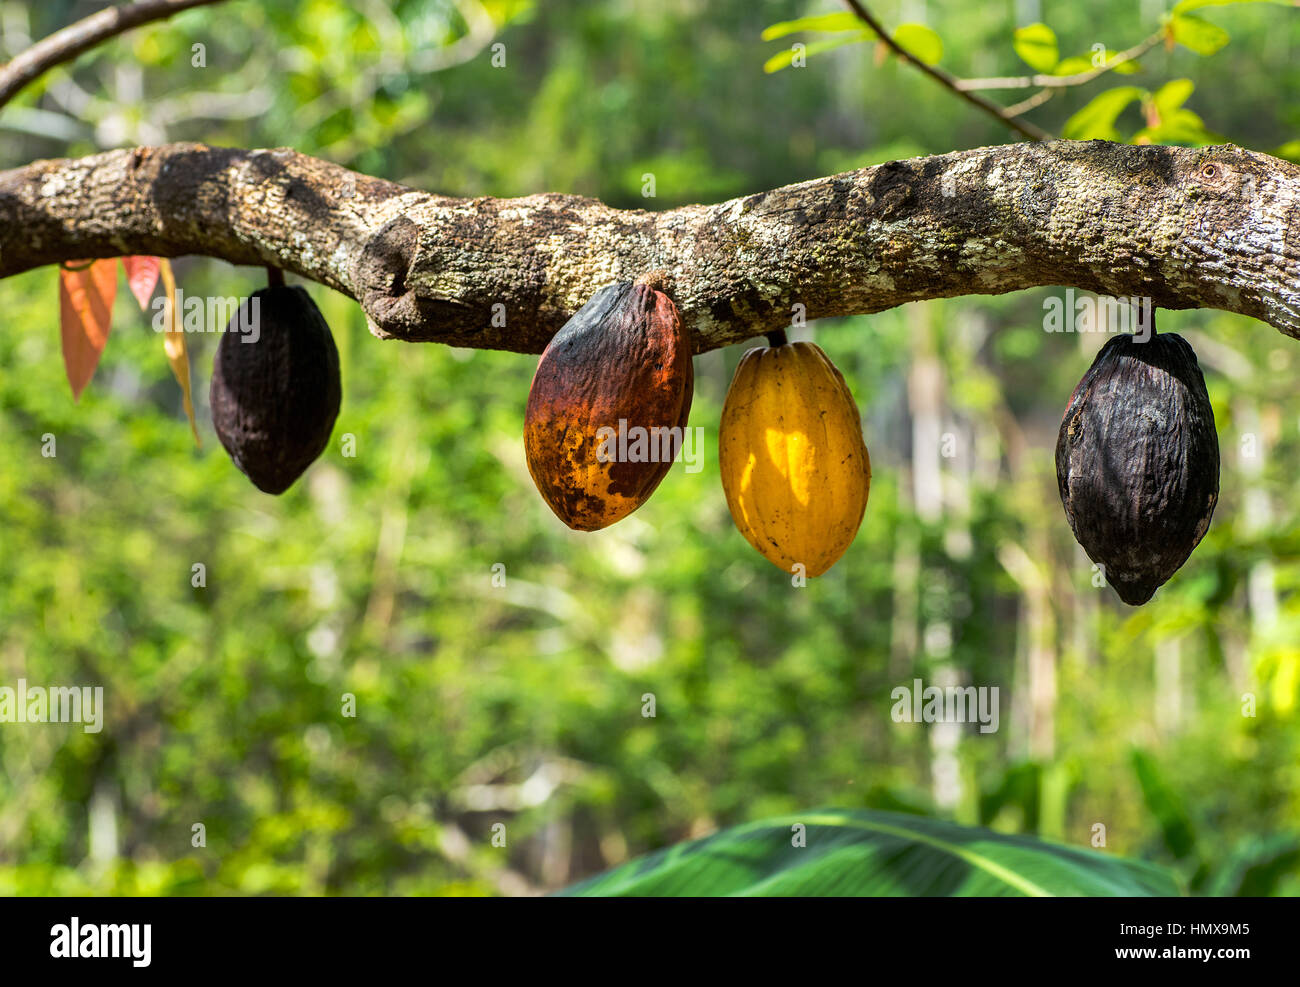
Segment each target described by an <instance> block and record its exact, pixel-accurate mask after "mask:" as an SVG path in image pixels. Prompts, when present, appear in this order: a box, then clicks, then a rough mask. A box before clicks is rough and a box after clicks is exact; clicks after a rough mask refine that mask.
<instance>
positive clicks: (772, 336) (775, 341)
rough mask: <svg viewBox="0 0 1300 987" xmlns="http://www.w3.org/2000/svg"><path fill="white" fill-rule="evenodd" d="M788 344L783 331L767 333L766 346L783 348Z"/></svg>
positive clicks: (775, 330)
mask: <svg viewBox="0 0 1300 987" xmlns="http://www.w3.org/2000/svg"><path fill="white" fill-rule="evenodd" d="M788 342H790V340H788V339H787V338H786V335H785V330H784V329H774V330H773V331H772V332H769V333H767V345H768V346H772V347H776V346H784V345H785V344H786V343H788Z"/></svg>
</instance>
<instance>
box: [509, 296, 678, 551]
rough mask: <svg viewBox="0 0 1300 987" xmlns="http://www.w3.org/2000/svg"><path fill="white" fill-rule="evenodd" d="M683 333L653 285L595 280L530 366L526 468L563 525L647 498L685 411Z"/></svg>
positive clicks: (588, 523) (671, 452) (586, 527)
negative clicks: (592, 292) (598, 284)
mask: <svg viewBox="0 0 1300 987" xmlns="http://www.w3.org/2000/svg"><path fill="white" fill-rule="evenodd" d="M694 388H695V373H694V369H693V367H692V365H691V345H690V338H689V336H688V334H687V331H686V328H685V326H683V324H682V320H681V316H680V315H679V314H678V312H677V306H676V305H674V304H673V302H672V299H670V298H669V297H668V296H667V295H665V294H664V293H663V292H662V291H659V290H657V289H655V288H652V287H649V286H647V285H643V284H633V283H632V282H630V281H628V282H621V283H619V284H612V285H608V286H606V287H604V288H602V289H601V290H600V291H598V292H596V294H595V295H593V296H592V298H591V300H590V301H589V302H587V304H586V305H584V306H583V307H582V308H581V309H579V310H578V311H577V312H576V313H575V314H574V316H573V318H571V319H570V320H569V321H568V322H566V323H565V324H564V326H563V327H562V328H561V329H560V331H559V332H558V333H556V334H555V337H554V338H553V339H552V340H551V342H550V344H549V345H548V346H547V347H546V351H545V352H544V353H543V354H542V358H541V360H540V361H539V362H538V364H537V372H536V373H535V374H534V375H533V383H532V387H531V388H530V390H529V392H528V409H527V411H526V413H525V416H524V452H525V454H526V456H527V459H528V471H529V472H530V473H531V474H532V477H533V482H534V483H536V484H537V489H538V491H539V492H540V493H541V495H542V498H543V499H544V500H545V501H546V503H547V504H548V505H549V506H550V508H551V510H552V511H554V512H555V515H556V516H557V517H558V518H559V519H560V520H561V521H563V522H564V523H565V524H567V525H568V526H569V527H571V528H575V529H577V530H579V531H595V530H597V529H599V528H604V527H607V526H609V525H611V524H613V523H614V522H615V521H618V520H621V519H622V518H625V517H627V515H629V514H631V513H632V512H633V511H635V510H636V509H637V508H638V507H640V506H641V505H642V504H644V503H645V502H646V500H648V499H649V497H650V495H651V494H652V493H654V490H655V488H656V487H658V486H659V482H660V481H661V480H662V479H663V478H664V476H666V475H667V473H668V470H669V469H670V468H671V467H672V463H673V459H674V458H675V457H676V455H677V451H678V449H679V448H680V447H681V442H682V438H683V435H684V431H685V428H686V420H687V417H688V416H689V415H690V411H691V397H692V395H693V394H694Z"/></svg>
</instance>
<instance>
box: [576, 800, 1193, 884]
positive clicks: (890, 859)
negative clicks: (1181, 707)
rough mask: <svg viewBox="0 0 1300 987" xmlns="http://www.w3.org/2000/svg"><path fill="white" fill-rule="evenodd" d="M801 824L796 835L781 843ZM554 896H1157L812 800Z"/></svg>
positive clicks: (927, 826) (1076, 854)
mask: <svg viewBox="0 0 1300 987" xmlns="http://www.w3.org/2000/svg"><path fill="white" fill-rule="evenodd" d="M796 824H803V826H804V827H806V829H805V835H806V841H807V845H806V846H803V847H798V846H795V845H793V838H794V836H795V834H796V831H795V830H794V829H793V828H792V827H794V826H795V825H796ZM561 894H565V895H582V896H607V895H710V896H711V895H802V896H806V895H896V896H897V895H902V896H909V897H924V896H932V895H944V896H948V895H1008V896H1019V895H1029V896H1051V895H1075V896H1079V895H1086V896H1093V895H1098V896H1112V895H1119V896H1134V897H1148V896H1168V895H1177V894H1179V888H1178V885H1177V884H1176V883H1175V881H1174V879H1173V877H1172V876H1170V875H1169V874H1168V873H1166V872H1165V871H1164V870H1162V869H1160V868H1158V867H1154V866H1152V865H1150V864H1145V863H1141V862H1140V861H1134V860H1125V859H1123V858H1120V857H1113V856H1110V855H1109V854H1106V853H1103V852H1097V851H1093V850H1085V849H1082V848H1076V847H1068V846H1062V845H1059V844H1055V843H1045V842H1043V841H1041V840H1037V839H1033V838H1031V837H1027V836H1006V835H1003V834H1001V833H994V832H992V831H991V830H987V829H977V828H972V827H966V826H958V825H955V824H953V823H949V822H943V821H941V820H938V819H927V818H924V817H921V816H910V815H903V814H899V813H894V812H862V811H852V812H850V811H840V810H834V809H832V810H817V811H814V812H808V813H805V814H802V815H792V816H788V817H782V818H778V819H766V820H763V821H762V822H756V823H749V824H747V825H743V826H736V827H734V828H732V829H725V830H723V831H721V832H719V833H715V834H714V835H712V836H706V837H704V838H703V839H699V840H692V841H690V842H688V843H681V844H678V845H677V846H674V847H669V848H668V849H667V850H660V851H659V852H657V853H652V854H650V855H649V856H646V857H642V858H640V859H639V860H633V861H631V862H630V863H627V864H624V865H622V866H621V867H616V868H615V869H613V870H611V871H608V872H607V873H605V874H601V875H599V876H597V877H594V878H591V879H589V880H587V881H583V882H582V883H581V884H576V885H574V886H573V887H571V888H568V889H566V890H565V891H563V892H561Z"/></svg>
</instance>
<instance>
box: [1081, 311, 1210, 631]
mask: <svg viewBox="0 0 1300 987" xmlns="http://www.w3.org/2000/svg"><path fill="white" fill-rule="evenodd" d="M1056 480H1057V485H1058V487H1059V489H1060V494H1061V503H1062V504H1063V505H1064V507H1065V516H1066V518H1067V519H1068V520H1069V522H1070V529H1071V530H1072V531H1073V532H1074V537H1075V538H1076V539H1078V541H1079V544H1080V545H1082V546H1083V549H1084V551H1085V552H1087V553H1088V557H1089V558H1090V559H1092V561H1094V562H1096V563H1098V564H1100V565H1101V566H1103V567H1104V570H1105V576H1106V581H1107V582H1108V583H1110V585H1111V586H1112V587H1113V588H1114V590H1115V592H1116V593H1117V594H1118V595H1119V598H1120V599H1121V600H1123V601H1124V602H1125V603H1127V604H1130V605H1131V606H1138V605H1139V604H1142V603H1145V602H1147V600H1149V599H1151V597H1152V595H1153V594H1154V593H1155V591H1156V589H1157V588H1159V586H1160V585H1161V584H1162V583H1164V582H1165V581H1166V580H1167V579H1169V577H1170V576H1172V575H1173V574H1174V573H1175V572H1176V571H1177V570H1178V568H1179V567H1180V566H1181V565H1182V564H1183V563H1184V562H1186V561H1187V557H1188V556H1189V555H1191V554H1192V549H1194V548H1195V547H1196V545H1197V544H1198V543H1199V542H1200V540H1201V538H1202V537H1203V536H1204V535H1205V532H1206V531H1207V530H1208V529H1209V527H1210V518H1211V517H1212V516H1213V514H1214V505H1215V504H1216V503H1217V501H1218V499H1219V439H1218V434H1217V433H1216V432H1215V428H1214V410H1213V409H1212V408H1211V407H1210V398H1209V395H1208V394H1207V393H1206V390H1205V378H1204V377H1202V376H1201V368H1200V367H1199V366H1198V365H1197V362H1196V354H1195V353H1194V352H1193V351H1192V348H1191V346H1189V345H1188V344H1187V341H1186V340H1184V339H1183V338H1182V337H1181V336H1177V335H1174V334H1173V333H1167V332H1162V333H1156V334H1154V335H1153V336H1151V338H1150V339H1148V340H1147V341H1146V342H1138V341H1137V340H1136V339H1135V337H1133V336H1131V335H1122V336H1116V337H1115V338H1114V339H1112V340H1110V341H1109V342H1107V343H1106V345H1105V346H1103V347H1102V348H1101V351H1100V352H1099V353H1098V354H1097V358H1096V360H1095V361H1093V364H1092V366H1091V367H1090V368H1089V369H1088V372H1087V373H1086V374H1084V375H1083V379H1082V380H1081V381H1079V385H1078V387H1076V388H1075V389H1074V394H1073V395H1072V396H1071V398H1070V404H1069V406H1068V407H1067V408H1066V410H1065V417H1064V418H1063V419H1062V421H1061V430H1060V434H1059V435H1058V436H1057V440H1056Z"/></svg>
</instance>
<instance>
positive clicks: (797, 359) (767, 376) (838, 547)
mask: <svg viewBox="0 0 1300 987" xmlns="http://www.w3.org/2000/svg"><path fill="white" fill-rule="evenodd" d="M718 465H719V466H720V468H721V470H722V489H723V490H724V491H725V492H726V495H727V507H728V508H730V509H731V517H732V520H734V521H735V522H736V527H737V528H739V529H740V533H741V534H742V535H744V536H745V537H746V538H747V539H748V540H749V543H750V544H751V545H753V546H754V547H755V548H756V549H758V551H759V552H760V553H761V554H762V556H763V557H764V558H766V559H767V560H768V561H769V562H771V563H772V564H773V565H775V566H777V567H778V568H780V569H781V570H783V571H784V572H793V571H795V569H794V566H795V565H796V564H802V565H803V566H804V570H803V571H804V572H805V573H806V574H807V575H809V576H820V575H821V574H822V573H823V572H825V571H826V570H827V569H829V568H830V567H831V566H833V565H834V564H835V563H836V561H838V560H839V557H840V556H841V555H843V554H844V552H845V550H846V549H847V548H848V547H849V545H850V544H852V542H853V538H854V536H855V535H856V534H857V532H858V526H859V525H860V524H861V523H862V514H863V512H864V511H865V510H866V507H867V494H868V492H869V491H870V489H871V460H870V457H869V456H868V455H867V446H866V443H865V442H863V440H862V422H861V420H860V418H859V417H858V406H857V405H856V404H855V403H854V401H853V395H852V394H850V393H849V388H848V385H846V384H845V383H844V378H843V377H842V376H841V375H840V372H839V371H838V370H837V369H836V368H835V365H834V364H833V363H831V361H830V360H829V359H828V358H827V356H826V354H825V353H823V352H822V351H821V348H820V347H818V346H816V345H815V344H813V343H808V342H797V343H784V344H782V345H780V346H761V347H758V348H757V349H752V350H750V351H749V352H748V353H746V354H745V355H744V357H743V358H742V359H741V361H740V366H738V367H737V368H736V376H735V377H734V378H733V379H732V381H731V388H730V390H728V391H727V400H726V402H725V403H724V405H723V407H722V425H721V427H720V428H719V432H718Z"/></svg>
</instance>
